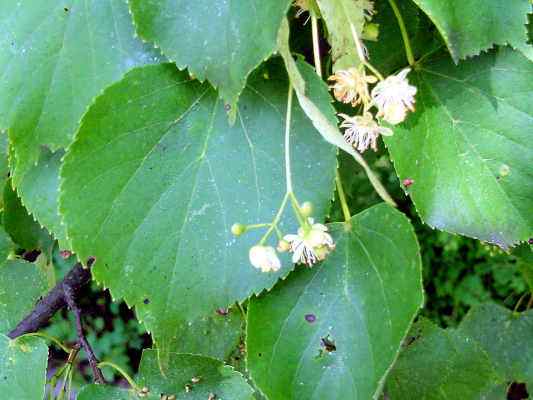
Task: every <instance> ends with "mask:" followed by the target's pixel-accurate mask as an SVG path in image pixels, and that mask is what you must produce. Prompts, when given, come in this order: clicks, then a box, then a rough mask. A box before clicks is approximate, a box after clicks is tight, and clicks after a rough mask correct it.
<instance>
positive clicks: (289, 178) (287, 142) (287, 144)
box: [285, 83, 292, 193]
mask: <svg viewBox="0 0 533 400" xmlns="http://www.w3.org/2000/svg"><path fill="white" fill-rule="evenodd" d="M291 113H292V85H291V84H290V83H289V94H288V98H287V116H286V119H285V175H286V180H287V193H291V192H292V175H291V151H290V150H291V149H290V140H289V136H290V133H291Z"/></svg>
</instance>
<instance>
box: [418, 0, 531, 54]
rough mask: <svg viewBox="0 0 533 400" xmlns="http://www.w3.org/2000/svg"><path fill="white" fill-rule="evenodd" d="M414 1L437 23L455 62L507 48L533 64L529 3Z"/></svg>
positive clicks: (519, 0) (459, 0)
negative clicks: (523, 53)
mask: <svg viewBox="0 0 533 400" xmlns="http://www.w3.org/2000/svg"><path fill="white" fill-rule="evenodd" d="M413 1H414V2H415V3H416V4H417V5H418V6H419V7H420V8H421V9H422V10H424V12H425V13H426V14H427V15H428V16H429V18H431V19H432V21H433V22H434V23H435V25H436V27H437V28H438V30H439V32H440V33H441V35H442V37H443V38H444V40H445V41H446V45H447V46H448V48H449V49H450V53H451V55H452V57H453V59H454V61H455V62H458V61H459V60H460V59H464V58H466V57H471V56H476V55H478V54H479V53H480V52H481V51H484V50H488V49H490V48H492V47H493V46H494V45H506V44H508V45H510V46H512V47H513V48H515V49H519V50H523V51H524V52H525V53H526V54H527V56H528V57H529V58H530V60H533V58H531V55H532V49H531V48H530V47H531V46H528V44H527V42H528V36H527V28H526V24H527V23H528V17H527V14H528V13H531V12H532V11H533V10H532V8H531V7H532V6H531V2H530V1H529V0H512V1H499V0H470V1H462V0H449V1H439V0H413Z"/></svg>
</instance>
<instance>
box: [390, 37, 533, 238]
mask: <svg viewBox="0 0 533 400" xmlns="http://www.w3.org/2000/svg"><path fill="white" fill-rule="evenodd" d="M531 76H533V63H531V62H529V61H528V60H527V59H525V58H524V57H523V56H522V55H520V53H518V52H514V51H511V50H510V49H507V48H504V49H501V50H500V51H498V52H495V53H491V54H488V55H483V56H480V57H478V58H476V59H475V60H469V61H465V62H463V63H461V64H460V65H459V66H458V67H456V66H454V65H453V63H452V62H451V61H450V60H440V61H436V62H433V63H431V64H428V65H424V66H422V67H421V70H420V71H418V72H414V73H411V74H410V76H409V79H410V80H411V82H413V83H414V84H415V85H416V86H417V87H418V93H417V95H416V100H417V111H416V113H414V114H413V115H411V116H409V118H408V119H407V120H406V122H405V123H403V124H402V125H400V126H397V127H395V134H394V136H392V137H387V138H385V142H386V144H387V146H388V148H389V152H390V154H391V157H392V159H393V160H394V164H395V168H396V171H397V173H398V176H399V177H400V178H401V179H402V180H403V179H407V178H408V179H412V180H413V181H414V183H413V184H412V185H411V186H410V187H409V189H408V192H409V194H410V195H411V196H412V199H413V201H414V203H415V205H416V207H417V209H418V212H419V213H420V215H421V217H422V218H423V219H424V220H425V222H426V223H428V224H429V225H431V226H432V227H436V228H438V229H442V230H446V231H449V232H453V233H460V234H463V235H466V236H470V237H474V238H478V239H481V240H484V241H488V242H491V243H495V244H498V245H500V246H501V247H507V246H511V245H513V244H514V243H516V242H517V241H521V240H527V239H528V238H529V237H531V236H533V213H532V212H531V210H532V209H533V179H532V178H533V171H532V170H531V165H533V148H532V141H531V138H530V132H531V120H532V116H533V80H532V79H531Z"/></svg>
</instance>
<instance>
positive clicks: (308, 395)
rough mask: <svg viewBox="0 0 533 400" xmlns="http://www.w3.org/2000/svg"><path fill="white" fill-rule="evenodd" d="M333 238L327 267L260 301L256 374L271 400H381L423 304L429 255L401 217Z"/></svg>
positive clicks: (250, 352) (373, 218)
mask: <svg viewBox="0 0 533 400" xmlns="http://www.w3.org/2000/svg"><path fill="white" fill-rule="evenodd" d="M330 230H331V231H332V234H333V237H334V240H335V243H336V248H335V250H334V251H333V252H332V253H331V254H330V255H329V256H328V258H327V259H326V260H325V261H324V262H323V263H321V264H320V265H317V266H315V267H313V268H304V267H301V268H299V269H298V270H297V271H296V272H294V273H293V274H291V276H290V277H289V278H288V279H287V280H285V281H283V282H281V283H280V284H278V285H277V286H276V287H275V288H274V289H273V290H272V291H271V292H269V293H265V295H263V296H261V297H259V298H252V300H251V301H250V305H249V307H248V327H247V357H248V359H247V366H248V369H249V371H250V374H251V377H252V378H253V380H254V382H255V383H256V384H257V385H258V387H259V388H260V389H261V391H262V392H263V393H265V395H266V396H267V397H268V398H269V399H270V400H277V399H284V400H285V399H286V400H289V399H324V400H326V399H356V398H357V399H371V398H377V396H378V395H379V393H380V391H381V386H382V384H383V381H384V379H385V376H386V375H387V373H388V371H389V369H390V368H391V365H392V363H393V362H394V360H395V359H396V356H397V354H398V351H399V347H400V344H401V341H402V340H403V338H404V336H405V335H406V333H407V331H408V329H409V327H410V325H411V322H412V320H413V318H414V317H415V315H416V313H417V311H418V309H419V308H420V307H421V306H422V303H423V291H422V276H421V261H420V254H419V248H418V244H417V241H416V237H415V235H414V232H413V229H412V227H411V225H410V223H409V221H408V220H407V218H405V217H404V216H403V215H402V214H401V213H399V212H398V211H396V210H394V209H393V208H392V207H390V206H388V205H385V204H380V205H377V206H374V207H371V208H369V209H367V210H365V211H364V212H362V213H361V214H358V215H356V216H355V217H353V218H352V220H351V228H349V227H346V225H345V224H341V223H336V224H330ZM327 342H329V343H330V346H329V349H328V346H326V343H327ZM331 344H333V345H334V348H333V347H331Z"/></svg>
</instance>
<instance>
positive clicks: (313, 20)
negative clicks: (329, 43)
mask: <svg viewBox="0 0 533 400" xmlns="http://www.w3.org/2000/svg"><path fill="white" fill-rule="evenodd" d="M311 31H312V33H313V56H314V59H315V70H316V73H317V74H318V76H320V77H321V78H322V63H321V61H320V46H319V43H318V19H317V17H316V15H315V13H314V12H313V11H311Z"/></svg>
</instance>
